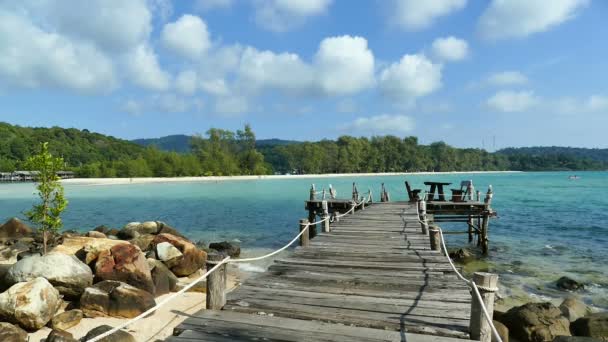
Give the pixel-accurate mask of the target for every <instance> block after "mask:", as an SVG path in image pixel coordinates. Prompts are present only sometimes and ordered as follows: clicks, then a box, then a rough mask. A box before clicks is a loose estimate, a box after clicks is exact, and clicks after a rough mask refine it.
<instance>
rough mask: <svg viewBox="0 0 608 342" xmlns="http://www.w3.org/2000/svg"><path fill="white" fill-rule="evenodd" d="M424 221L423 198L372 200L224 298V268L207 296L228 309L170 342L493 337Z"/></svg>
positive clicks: (203, 316)
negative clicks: (420, 201) (418, 200)
mask: <svg viewBox="0 0 608 342" xmlns="http://www.w3.org/2000/svg"><path fill="white" fill-rule="evenodd" d="M315 201H316V200H314V198H311V201H309V202H307V207H306V208H307V209H308V210H310V211H312V210H314V211H315V213H316V214H320V215H321V216H322V217H327V216H326V215H330V214H332V213H331V212H345V211H346V210H343V211H342V210H340V209H341V207H344V209H347V208H348V207H345V205H346V204H345V203H351V202H349V201H347V200H344V201H338V200H334V201H333V204H332V202H330V204H328V203H327V202H325V203H320V204H319V205H317V204H316V202H315ZM353 203H354V202H353ZM349 205H352V204H349ZM360 207H363V206H360ZM311 219H314V216H312V215H311ZM302 226H303V227H306V220H304V222H302ZM421 226H422V227H421ZM423 226H424V224H422V225H421V221H420V217H419V215H418V203H408V202H383V203H374V204H373V205H370V206H367V207H365V209H364V210H357V211H356V212H354V213H353V214H348V215H345V216H343V217H341V218H340V220H339V221H338V222H336V221H334V222H332V223H331V225H330V226H329V225H328V226H324V227H323V228H324V229H323V231H322V232H317V234H316V236H314V235H312V233H311V235H307V234H305V235H303V236H302V239H301V243H302V245H303V246H302V247H299V248H297V249H296V250H295V252H294V253H292V254H291V255H290V256H288V257H284V258H279V259H277V260H275V262H274V264H273V265H272V266H271V267H270V268H269V269H268V271H267V272H265V273H262V274H260V275H258V276H254V277H252V278H250V279H247V280H246V281H245V282H244V283H243V284H242V285H241V286H239V287H238V288H236V289H235V290H233V291H232V292H231V293H228V294H227V295H226V297H223V295H224V294H223V289H221V284H220V285H217V284H218V281H219V282H220V283H221V282H225V280H223V278H222V277H225V274H224V275H222V274H221V273H224V272H225V269H224V270H220V272H216V273H220V274H219V275H218V276H217V277H216V278H213V279H211V278H209V280H208V287H214V288H213V289H210V290H208V296H210V295H212V296H213V297H214V299H213V300H214V304H213V307H215V308H222V310H203V311H200V312H198V313H196V314H195V315H192V316H189V317H188V318H187V319H186V320H185V321H184V322H183V323H181V324H180V325H179V326H178V327H176V328H175V330H174V335H175V336H173V337H170V338H169V339H168V341H173V342H178V341H179V342H184V341H409V342H416V341H420V342H427V341H428V342H431V341H457V340H458V339H471V338H473V339H480V332H479V331H478V330H479V329H482V330H483V329H485V335H484V333H483V332H482V334H481V335H482V338H481V339H482V340H486V341H489V339H488V335H487V331H488V329H489V328H488V326H487V324H486V325H484V324H483V322H482V318H481V317H480V313H479V312H480V310H479V308H478V306H479V302H478V301H477V300H472V298H471V294H470V289H469V287H468V286H467V285H466V284H465V283H464V282H462V281H461V280H460V279H458V278H457V276H456V274H455V272H454V271H453V269H452V267H451V266H450V264H449V262H448V259H446V257H445V255H443V254H442V252H441V250H440V248H437V247H438V246H436V245H435V246H433V247H435V249H431V241H432V237H433V234H431V235H427V234H425V232H424V230H423V228H424V227H423ZM313 236H314V238H313V239H310V240H309V238H312V237H313ZM224 266H225V265H224ZM480 278H484V276H483V275H481V277H480ZM218 286H219V287H218ZM494 286H495V285H494ZM217 288H220V291H219V292H221V293H218V292H217V291H218V290H217ZM491 296H492V298H493V294H492V295H491ZM484 298H486V297H484ZM218 300H219V304H218ZM207 303H208V306H209V301H208V302H207ZM222 304H223V305H222ZM471 312H473V313H474V314H473V317H471ZM490 312H491V311H490ZM480 326H483V328H480ZM471 327H473V328H471ZM472 329H473V330H475V331H472Z"/></svg>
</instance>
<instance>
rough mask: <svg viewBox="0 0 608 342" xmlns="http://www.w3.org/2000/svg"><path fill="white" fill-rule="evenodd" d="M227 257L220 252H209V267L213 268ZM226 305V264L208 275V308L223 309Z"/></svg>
mask: <svg viewBox="0 0 608 342" xmlns="http://www.w3.org/2000/svg"><path fill="white" fill-rule="evenodd" d="M225 257H226V256H225V255H223V254H220V253H209V254H207V264H206V266H207V269H208V270H210V269H212V268H213V267H215V265H217V264H218V263H219V262H220V261H222V260H223V259H224V258H225ZM224 305H226V264H223V265H221V266H220V267H218V268H217V269H216V270H215V272H212V273H211V274H209V275H208V276H207V303H206V306H207V310H221V309H222V308H223V307H224Z"/></svg>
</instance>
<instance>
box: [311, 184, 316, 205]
mask: <svg viewBox="0 0 608 342" xmlns="http://www.w3.org/2000/svg"><path fill="white" fill-rule="evenodd" d="M316 196H317V191H316V190H315V185H314V184H312V185H311V186H310V200H311V201H314V200H315V198H316Z"/></svg>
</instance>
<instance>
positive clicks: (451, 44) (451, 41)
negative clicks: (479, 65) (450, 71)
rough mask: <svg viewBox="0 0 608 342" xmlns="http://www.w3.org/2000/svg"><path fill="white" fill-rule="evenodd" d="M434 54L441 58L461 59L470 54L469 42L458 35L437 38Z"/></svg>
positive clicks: (447, 59)
mask: <svg viewBox="0 0 608 342" xmlns="http://www.w3.org/2000/svg"><path fill="white" fill-rule="evenodd" d="M432 48H433V54H434V55H435V56H436V57H437V58H439V59H440V60H445V61H460V60H463V59H465V58H467V56H468V55H469V44H468V43H467V41H466V40H463V39H458V38H456V37H452V36H450V37H445V38H437V39H435V41H433V45H432Z"/></svg>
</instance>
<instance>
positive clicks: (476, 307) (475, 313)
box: [469, 272, 498, 342]
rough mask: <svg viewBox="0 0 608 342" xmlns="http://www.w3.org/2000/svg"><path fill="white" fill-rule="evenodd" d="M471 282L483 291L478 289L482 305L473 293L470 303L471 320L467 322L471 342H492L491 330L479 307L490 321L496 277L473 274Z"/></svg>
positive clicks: (496, 282) (488, 274)
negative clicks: (482, 306)
mask: <svg viewBox="0 0 608 342" xmlns="http://www.w3.org/2000/svg"><path fill="white" fill-rule="evenodd" d="M473 282H475V284H477V285H478V286H482V287H483V289H482V288H479V293H480V294H481V298H482V300H483V303H480V302H479V299H478V298H477V296H476V295H475V294H474V293H473V298H472V301H471V319H470V321H469V332H470V334H471V340H476V341H482V342H490V341H492V328H491V327H490V323H488V321H487V320H486V317H485V315H484V314H483V310H482V308H481V305H484V306H485V307H486V310H487V311H488V314H489V315H490V319H492V316H493V313H494V293H495V292H496V290H497V289H496V286H497V284H498V275H497V274H493V273H485V272H475V273H474V274H473ZM488 290H491V291H488Z"/></svg>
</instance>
